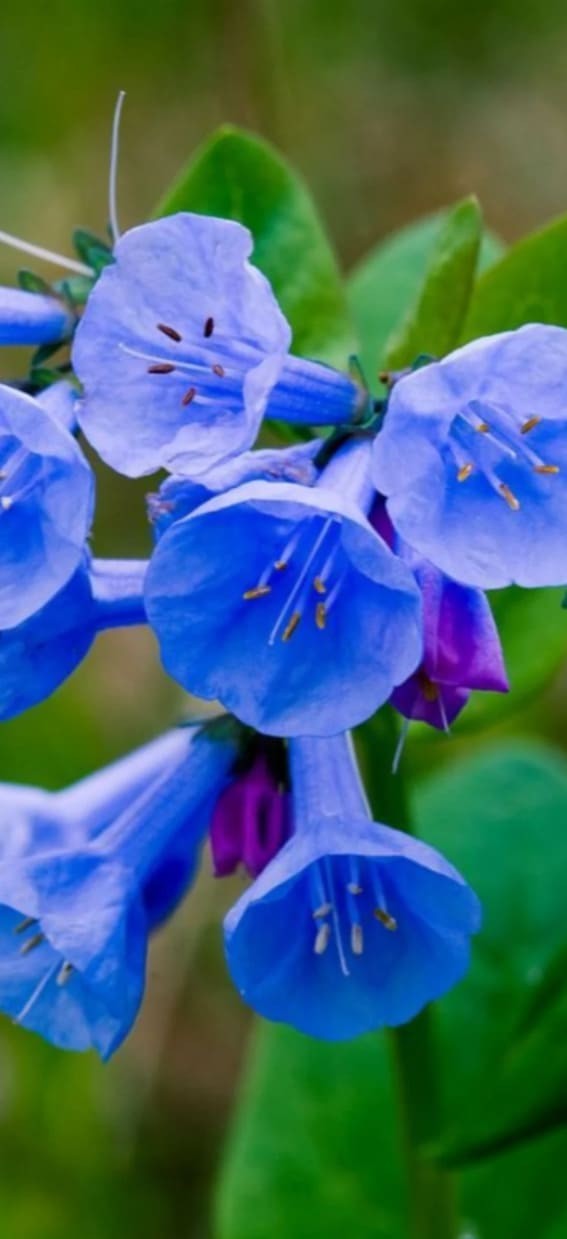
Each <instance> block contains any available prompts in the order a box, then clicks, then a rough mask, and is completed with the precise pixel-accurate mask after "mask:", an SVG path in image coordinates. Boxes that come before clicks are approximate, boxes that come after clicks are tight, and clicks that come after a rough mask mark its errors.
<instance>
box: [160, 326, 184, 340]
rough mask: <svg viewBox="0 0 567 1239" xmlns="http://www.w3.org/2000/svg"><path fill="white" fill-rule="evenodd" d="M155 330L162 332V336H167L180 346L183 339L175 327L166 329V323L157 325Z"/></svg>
mask: <svg viewBox="0 0 567 1239" xmlns="http://www.w3.org/2000/svg"><path fill="white" fill-rule="evenodd" d="M157 329H158V331H161V332H163V334H164V336H169V339H170V340H175V343H176V344H180V343H181V340H182V339H183V337H182V336H180V334H179V332H178V331H176V330H175V327H168V325H167V323H158V324H157Z"/></svg>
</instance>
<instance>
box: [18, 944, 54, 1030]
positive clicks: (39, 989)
mask: <svg viewBox="0 0 567 1239" xmlns="http://www.w3.org/2000/svg"><path fill="white" fill-rule="evenodd" d="M58 967H59V960H57V959H56V961H55V963H54V965H53V967H52V968H48V970H47V972H46V973H45V975H44V976H43V977H42V978H41V981H40V982H39V984H38V985H36V987H35V989H34V991H33V993H32V995H31V997H30V998H28V1001H27V1002H26V1004H25V1006H23V1007H22V1009H21V1011H20V1013H19V1015H17V1016H16V1018H15V1020H14V1024H21V1022H22V1020H25V1018H26V1015H29V1013H30V1011H31V1009H32V1007H33V1005H34V1003H36V1002H37V1000H38V998H40V997H41V995H42V994H43V991H44V989H47V986H48V985H49V982H50V981H51V978H52V977H53V976H54V975H55V973H56V972H57V969H58Z"/></svg>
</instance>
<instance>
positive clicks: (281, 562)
mask: <svg viewBox="0 0 567 1239" xmlns="http://www.w3.org/2000/svg"><path fill="white" fill-rule="evenodd" d="M274 568H275V570H276V572H283V570H284V568H287V559H276V562H275V564H274Z"/></svg>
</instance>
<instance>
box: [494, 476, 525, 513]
mask: <svg viewBox="0 0 567 1239" xmlns="http://www.w3.org/2000/svg"><path fill="white" fill-rule="evenodd" d="M498 490H499V491H500V494H501V495H502V498H503V499H505V500H506V503H507V504H508V507H509V508H511V510H512V512H519V511H520V501H519V499H516V496H515V494H514V492H513V491H511V490H510V487H509V486H507V485H506V483H505V482H501V483H500V485H499V487H498Z"/></svg>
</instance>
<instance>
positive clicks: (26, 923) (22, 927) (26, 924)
mask: <svg viewBox="0 0 567 1239" xmlns="http://www.w3.org/2000/svg"><path fill="white" fill-rule="evenodd" d="M32 925H37V917H35V916H25V917H24V919H23V921H20V923H19V925H16V926H15V928H14V933H15V934H25V932H26V929H31V927H32Z"/></svg>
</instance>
